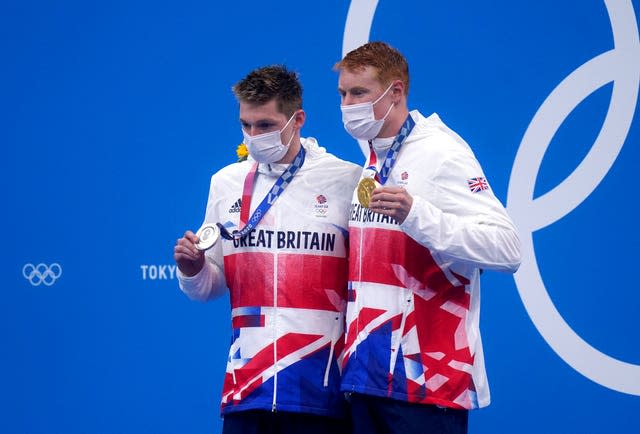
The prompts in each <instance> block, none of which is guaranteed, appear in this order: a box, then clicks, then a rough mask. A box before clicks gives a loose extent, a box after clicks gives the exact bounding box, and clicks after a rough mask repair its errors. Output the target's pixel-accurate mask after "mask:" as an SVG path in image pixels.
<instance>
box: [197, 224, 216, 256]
mask: <svg viewBox="0 0 640 434" xmlns="http://www.w3.org/2000/svg"><path fill="white" fill-rule="evenodd" d="M196 236H197V237H198V243H197V244H196V249H198V250H208V249H210V248H211V247H213V246H214V244H215V243H216V241H218V238H219V237H220V229H218V226H216V225H215V224H214V223H209V224H206V225H204V226H202V227H201V228H200V230H199V231H198V233H197V234H196Z"/></svg>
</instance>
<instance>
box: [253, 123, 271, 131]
mask: <svg viewBox="0 0 640 434" xmlns="http://www.w3.org/2000/svg"><path fill="white" fill-rule="evenodd" d="M274 125H275V124H274V123H272V122H258V123H257V124H256V128H258V129H259V130H268V129H270V128H273V126H274Z"/></svg>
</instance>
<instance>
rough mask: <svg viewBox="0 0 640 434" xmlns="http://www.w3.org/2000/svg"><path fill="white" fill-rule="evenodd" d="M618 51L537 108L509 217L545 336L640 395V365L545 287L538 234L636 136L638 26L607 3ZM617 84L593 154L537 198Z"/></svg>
mask: <svg viewBox="0 0 640 434" xmlns="http://www.w3.org/2000/svg"><path fill="white" fill-rule="evenodd" d="M377 5H378V1H377V0H352V1H351V4H350V6H349V12H348V14H347V20H346V23H345V30H344V38H343V42H342V55H343V57H344V56H345V55H346V54H347V53H348V52H349V51H351V50H353V49H355V48H357V47H359V46H360V45H362V44H365V43H366V42H368V40H369V35H370V32H371V25H372V23H373V16H374V14H375V11H376V7H377ZM605 6H606V7H607V11H608V13H609V20H610V21H611V27H612V32H613V37H614V44H615V48H614V49H613V50H610V51H608V52H606V53H603V54H601V55H599V56H597V57H595V58H594V59H592V60H590V61H589V62H587V63H585V64H584V65H582V66H581V67H579V68H578V69H576V70H575V71H574V72H573V73H571V74H570V75H569V76H568V77H567V78H566V79H564V80H563V81H562V82H561V83H560V84H559V85H558V86H557V87H556V88H555V89H554V90H553V92H551V94H550V95H549V97H548V98H547V99H546V100H545V101H544V103H543V104H542V105H541V106H540V108H539V109H538V112H537V113H536V114H535V116H534V118H533V119H532V121H531V123H530V125H529V127H528V128H527V131H526V133H525V135H524V137H523V139H522V142H521V144H520V147H519V148H518V152H517V154H516V158H515V161H514V165H513V170H512V172H511V178H510V180H509V190H508V196H507V208H508V210H509V214H510V215H511V216H512V218H513V220H514V221H515V222H516V225H517V226H518V228H519V230H520V238H521V241H522V254H523V258H522V259H523V260H522V265H521V267H520V270H519V271H518V272H517V273H516V274H515V281H516V285H517V287H518V291H519V293H520V297H521V299H522V302H523V304H524V305H525V308H526V309H527V312H528V314H529V316H530V317H531V320H532V321H533V323H534V324H535V326H536V327H537V329H538V331H539V332H540V334H541V335H542V337H543V338H544V339H545V340H546V341H547V343H548V344H549V345H550V346H551V348H552V349H553V350H554V351H555V352H556V353H557V354H558V355H559V356H560V357H561V358H562V359H563V360H564V361H565V362H567V363H568V364H569V365H570V366H571V367H573V368H574V369H575V370H577V371H578V372H580V373H581V374H582V375H584V376H585V377H587V378H589V379H591V380H592V381H595V382H596V383H598V384H600V385H602V386H605V387H608V388H610V389H613V390H617V391H619V392H624V393H629V394H633V395H640V366H638V365H634V364H631V363H627V362H623V361H620V360H617V359H614V358H612V357H610V356H608V355H606V354H604V353H601V352H600V351H598V350H596V349H595V348H593V347H592V346H591V345H589V344H588V343H587V342H586V341H584V340H583V339H582V338H581V337H580V336H578V335H577V334H576V333H575V332H574V331H573V330H572V329H571V327H570V326H569V325H568V324H567V323H566V321H564V319H563V318H562V316H561V315H560V313H559V312H558V310H557V309H556V308H555V306H554V304H553V302H552V300H551V298H550V297H549V294H548V293H547V290H546V288H545V286H544V283H543V282H542V277H541V276H540V270H539V268H538V264H537V262H536V257H535V250H534V245H533V236H532V234H533V232H534V231H536V230H538V229H541V228H543V227H545V226H548V225H550V224H551V223H554V222H555V221H557V220H559V219H560V218H562V217H564V216H565V215H567V214H568V213H569V212H571V211H572V210H573V209H574V208H575V207H577V206H578V205H579V204H580V203H582V202H583V201H584V200H585V199H586V198H587V197H588V196H589V195H590V194H591V193H592V192H593V190H594V189H595V188H596V187H597V186H598V184H599V183H600V182H601V181H602V179H603V178H604V177H605V175H606V174H607V173H608V172H609V169H610V168H611V166H612V165H613V163H614V162H615V160H616V158H617V156H618V154H619V152H620V150H621V149H622V146H623V144H624V141H625V139H626V137H627V134H628V132H629V128H630V126H631V121H632V119H633V114H634V112H635V107H636V103H637V97H638V84H639V83H640V45H639V43H638V26H637V23H636V17H635V13H634V10H633V6H632V4H631V2H630V1H629V0H605ZM612 81H613V82H614V85H613V92H612V95H611V104H610V106H609V110H608V112H607V115H606V118H605V120H604V123H603V126H602V129H601V130H600V133H599V135H598V137H597V138H596V141H595V143H594V145H593V146H592V148H591V150H590V151H589V153H588V154H587V156H586V157H585V158H584V160H583V161H582V162H581V163H580V164H579V165H578V167H577V168H576V169H575V170H574V171H573V173H571V175H569V176H568V177H567V179H565V180H564V181H563V182H562V183H560V184H559V185H558V186H557V187H556V188H554V189H553V190H551V191H549V192H548V193H546V194H544V195H543V196H541V197H538V198H537V199H535V200H534V199H533V193H534V187H535V182H536V179H537V176H538V171H539V169H540V164H541V163H542V158H543V157H544V154H545V152H546V150H547V148H548V146H549V144H550V143H551V139H552V138H553V136H554V135H555V133H556V131H557V130H558V128H559V127H560V126H561V125H562V123H563V122H564V120H565V119H566V118H567V116H568V115H569V114H570V113H571V112H572V111H573V110H574V109H575V108H576V107H577V106H578V105H579V104H580V103H581V102H582V101H583V100H584V99H585V98H587V97H588V96H589V95H590V94H592V93H593V92H594V91H596V90H597V89H599V88H601V87H602V86H604V85H606V84H608V83H610V82H612Z"/></svg>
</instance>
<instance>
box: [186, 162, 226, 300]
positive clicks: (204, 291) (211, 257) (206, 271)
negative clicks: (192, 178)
mask: <svg viewBox="0 0 640 434" xmlns="http://www.w3.org/2000/svg"><path fill="white" fill-rule="evenodd" d="M214 179H215V175H214V176H212V177H211V186H210V188H209V199H208V201H207V211H206V214H205V218H204V223H217V222H219V221H220V219H219V216H218V213H217V206H216V204H217V201H218V197H217V194H216V192H215V188H214ZM204 223H203V224H204ZM176 275H177V276H178V284H179V285H180V289H181V290H182V292H184V293H185V294H186V295H187V297H189V298H190V299H192V300H198V301H208V300H212V299H214V298H217V297H220V296H222V295H224V294H225V293H226V291H227V283H226V280H225V277H224V257H223V253H222V241H221V240H218V242H216V244H215V245H214V246H213V247H212V248H211V249H209V250H207V251H206V252H205V261H204V267H202V270H200V272H199V273H198V274H196V275H195V276H191V277H188V276H185V275H184V274H182V273H181V272H180V270H178V271H177V273H176Z"/></svg>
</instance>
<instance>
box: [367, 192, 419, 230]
mask: <svg viewBox="0 0 640 434" xmlns="http://www.w3.org/2000/svg"><path fill="white" fill-rule="evenodd" d="M412 204H413V197H411V195H410V194H409V193H408V192H407V190H405V189H404V188H402V187H380V188H376V189H375V190H373V194H372V195H371V200H370V202H369V209H370V210H371V211H374V212H377V213H379V214H384V215H388V216H389V217H393V218H394V219H396V220H397V221H398V222H399V223H402V222H404V219H406V218H407V215H408V214H409V211H410V210H411V205H412Z"/></svg>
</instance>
